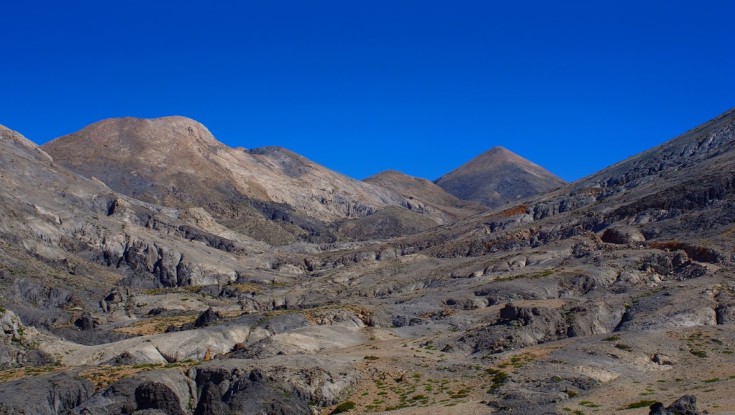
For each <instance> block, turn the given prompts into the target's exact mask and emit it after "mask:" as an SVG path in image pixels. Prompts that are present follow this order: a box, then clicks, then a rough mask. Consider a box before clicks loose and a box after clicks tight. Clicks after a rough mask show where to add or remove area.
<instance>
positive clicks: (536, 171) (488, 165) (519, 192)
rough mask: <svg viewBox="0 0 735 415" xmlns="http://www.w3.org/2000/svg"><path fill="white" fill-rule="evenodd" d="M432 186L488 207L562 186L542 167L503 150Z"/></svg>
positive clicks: (493, 151) (495, 150)
mask: <svg viewBox="0 0 735 415" xmlns="http://www.w3.org/2000/svg"><path fill="white" fill-rule="evenodd" d="M435 183H436V184H437V185H439V187H441V188H442V189H444V190H446V191H447V192H448V193H451V194H452V195H454V196H456V197H458V198H460V199H464V200H472V201H475V202H479V203H482V204H484V205H485V206H488V207H490V208H497V207H502V206H506V205H508V204H512V203H515V202H517V201H519V200H521V199H525V198H527V197H530V196H534V195H538V194H541V193H544V192H547V191H549V190H551V189H555V188H558V187H560V186H562V185H564V184H565V182H564V180H562V179H560V178H558V177H556V176H555V175H553V174H552V173H550V172H549V171H547V170H545V169H544V168H543V167H541V166H539V165H536V164H533V163H531V162H530V161H528V160H526V159H524V158H522V157H520V156H518V155H516V154H514V153H512V152H511V151H508V150H506V149H505V148H503V147H494V148H492V149H490V150H488V151H487V152H485V153H483V154H480V155H479V156H477V157H475V158H474V159H472V160H470V161H469V162H467V163H465V164H463V165H462V166H460V167H458V168H457V169H455V170H453V171H451V172H449V173H447V174H445V175H444V176H442V177H440V178H438V179H437V180H436V181H435Z"/></svg>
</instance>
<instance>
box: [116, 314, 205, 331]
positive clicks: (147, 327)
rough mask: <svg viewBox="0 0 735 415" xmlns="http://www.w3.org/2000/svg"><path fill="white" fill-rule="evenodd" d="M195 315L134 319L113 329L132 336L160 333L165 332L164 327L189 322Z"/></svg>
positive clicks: (195, 317) (194, 318)
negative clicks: (130, 322)
mask: <svg viewBox="0 0 735 415" xmlns="http://www.w3.org/2000/svg"><path fill="white" fill-rule="evenodd" d="M197 316H198V315H197V314H188V315H182V316H165V317H152V318H149V319H145V320H141V321H136V322H135V323H133V324H131V325H129V326H127V327H120V328H116V329H114V331H117V332H119V333H125V334H130V335H132V336H148V335H151V334H160V333H165V332H166V329H167V328H169V327H170V326H181V325H182V324H186V323H191V322H193V321H194V320H196V319H197Z"/></svg>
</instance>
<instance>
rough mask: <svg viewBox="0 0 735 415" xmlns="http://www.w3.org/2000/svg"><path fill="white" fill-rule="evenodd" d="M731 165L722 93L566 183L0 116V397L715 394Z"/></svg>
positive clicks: (392, 406)
mask: <svg viewBox="0 0 735 415" xmlns="http://www.w3.org/2000/svg"><path fill="white" fill-rule="evenodd" d="M734 171H735V110H731V111H728V112H726V113H724V114H722V115H720V116H719V117H717V118H715V119H713V120H712V121H710V122H708V123H706V124H704V125H702V126H699V127H696V128H694V129H693V130H691V131H688V132H686V133H684V134H683V135H681V136H679V137H676V138H674V139H673V140H671V141H668V142H666V143H664V144H662V145H660V146H658V147H656V148H653V149H651V150H649V151H646V152H644V153H641V154H639V155H636V156H634V157H632V158H630V159H627V160H624V161H621V162H620V163H618V164H615V165H613V166H610V167H609V168H607V169H604V170H602V171H601V172H598V173H596V174H594V175H591V176H589V177H587V178H585V179H582V180H579V181H576V182H574V183H565V182H564V181H563V180H561V179H559V178H558V177H556V176H554V175H553V174H552V173H550V172H548V171H546V170H544V169H543V168H542V167H540V166H538V165H536V164H533V163H531V162H529V161H527V160H525V159H523V158H521V157H519V156H517V155H515V154H513V153H511V152H510V151H508V150H506V149H503V148H499V147H496V148H492V149H491V150H489V151H488V152H486V153H484V154H482V155H480V156H478V157H477V158H475V159H473V160H471V161H470V162H468V163H467V164H465V165H463V166H460V167H458V168H457V169H455V170H454V171H452V172H450V173H448V174H446V175H444V176H442V177H441V178H439V179H437V180H436V181H434V182H432V181H430V180H426V179H422V178H415V177H410V176H408V175H405V174H403V173H400V172H396V171H387V172H383V173H379V174H377V175H375V176H373V177H370V178H368V179H365V180H364V181H358V180H355V179H352V178H349V177H347V176H344V175H341V174H339V173H336V172H334V171H331V170H329V169H327V168H325V167H323V166H320V165H318V164H316V163H314V162H312V161H310V160H308V159H306V158H304V157H302V156H300V155H298V154H295V153H293V152H291V151H289V150H286V149H283V148H279V147H266V148H258V149H250V150H247V149H244V148H230V147H228V146H226V145H224V144H222V143H220V142H219V141H217V140H216V139H215V138H214V137H213V136H212V134H211V133H210V132H209V131H208V130H207V129H206V128H205V127H204V126H203V125H201V124H199V123H198V122H196V121H193V120H191V119H188V118H184V117H164V118H156V119H136V118H117V119H108V120H104V121H100V122H98V123H95V124H92V125H90V126H88V127H86V128H84V129H82V130H80V131H78V132H75V133H73V134H70V135H67V136H64V137H60V138H57V139H55V140H53V141H51V142H49V143H47V144H45V145H43V146H37V145H36V144H34V143H32V142H31V141H29V140H27V139H25V138H24V137H23V136H22V135H21V134H19V133H17V132H14V131H12V130H9V129H7V128H5V127H0V183H2V191H0V236H1V238H0V306H1V307H2V308H0V323H1V325H2V330H1V331H0V368H2V370H0V414H6V413H7V414H15V413H34V414H61V413H71V414H90V413H91V414H96V413H115V414H116V413H125V414H138V415H143V414H149V415H150V414H161V413H164V414H230V413H231V414H235V413H267V414H271V413H272V414H303V413H341V412H348V411H349V412H351V413H372V412H391V413H403V414H421V413H437V414H442V413H457V412H460V411H463V412H466V413H525V414H546V413H585V412H589V411H593V412H594V411H599V412H601V413H613V412H615V411H621V412H623V413H631V414H633V413H648V412H649V411H650V412H651V413H663V414H665V413H699V411H700V409H701V408H704V409H706V410H707V411H709V413H717V412H724V413H727V412H732V411H735V399H733V398H732V397H731V396H729V394H728V393H727V391H728V390H730V389H731V387H732V386H734V385H735V383H733V382H735V370H733V369H732V368H733V367H735V365H733V363H735V358H734V357H732V356H733V346H732V345H733V344H735V332H733V331H732V330H730V328H731V327H732V326H731V324H732V323H733V322H734V321H735V285H733V283H732V281H733V280H735V268H734V265H733V263H734V262H735V251H733V246H734V245H733V236H734V235H735V194H734V192H733V190H734V189H735V175H734V173H733V172H734ZM695 393H696V395H697V396H696V397H694V396H693V394H695ZM649 406H650V409H649ZM682 408H683V409H682ZM698 408H700V409H698ZM704 409H702V410H704ZM684 410H686V411H690V412H682V411H684ZM393 411H395V412H393ZM654 411H659V412H654ZM666 411H668V412H666ZM676 411H679V412H676Z"/></svg>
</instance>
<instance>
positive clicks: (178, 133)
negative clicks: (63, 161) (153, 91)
mask: <svg viewBox="0 0 735 415" xmlns="http://www.w3.org/2000/svg"><path fill="white" fill-rule="evenodd" d="M65 144H68V145H75V144H76V145H89V146H92V147H98V146H103V147H106V148H113V149H114V148H119V149H124V148H130V149H138V150H143V149H146V150H147V149H153V150H164V151H165V150H167V149H173V148H175V147H178V146H185V147H190V146H193V147H197V146H201V145H204V146H211V145H217V144H219V142H218V141H217V140H216V139H215V138H214V136H213V135H212V133H210V132H209V130H208V129H207V128H206V127H205V126H204V125H202V124H201V123H199V122H197V121H195V120H193V119H191V118H187V117H182V116H169V117H160V118H135V117H122V118H108V119H105V120H102V121H98V122H96V123H94V124H90V125H88V126H87V127H84V128H83V129H81V130H79V131H77V132H76V133H74V134H70V135H67V136H64V137H61V138H57V139H56V140H53V141H51V142H50V143H48V144H47V146H49V147H58V146H61V145H65Z"/></svg>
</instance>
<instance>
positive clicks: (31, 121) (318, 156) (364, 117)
mask: <svg viewBox="0 0 735 415" xmlns="http://www.w3.org/2000/svg"><path fill="white" fill-rule="evenodd" d="M603 3H604V4H603ZM213 4H214V5H213ZM733 16H735V1H731V0H722V1H707V0H701V1H697V2H693V1H671V0H668V1H646V0H636V1H627V0H616V1H609V2H601V1H589V0H584V1H548V0H539V1H491V0H477V1H463V0H451V1H449V0H447V1H431V0H419V1H401V0H390V1H383V0H370V1H359V0H355V1H345V0H312V1H304V0H293V1H286V0H267V1H212V2H205V1H192V0H179V1H99V0H96V1H75V0H70V1H64V2H59V1H32V0H27V1H6V2H4V4H3V7H2V23H1V24H0V124H4V125H6V126H8V127H10V128H12V129H15V130H18V131H20V132H21V133H23V134H24V135H26V136H27V137H28V138H30V139H32V140H34V141H35V142H37V143H43V142H46V141H48V140H49V139H52V138H54V137H57V136H60V135H64V134H67V133H71V132H73V131H76V130H78V129H80V128H82V127H84V126H85V125H87V124H89V123H92V122H95V121H98V120H100V119H103V118H108V117H118V116H139V117H157V116H164V115H185V116H189V117H192V118H194V119H196V120H198V121H200V122H202V123H203V124H205V125H206V126H207V127H209V129H210V130H211V131H212V132H213V133H214V134H215V136H216V137H217V138H218V139H219V140H220V141H223V142H225V143H227V144H229V145H231V146H243V147H247V148H254V147H259V146H264V145H280V146H283V147H286V148H289V149H291V150H293V151H296V152H298V153H300V154H303V155H304V156H306V157H308V158H310V159H312V160H314V161H316V162H318V163H321V164H323V165H326V166H327V167H330V168H332V169H334V170H337V171H340V172H342V173H345V174H347V175H350V176H353V177H355V178H360V179H361V178H364V177H367V176H369V175H372V174H375V173H377V172H379V171H382V170H385V169H396V170H401V171H403V172H406V173H408V174H411V175H415V176H420V177H425V178H429V179H435V178H437V177H439V176H441V175H442V174H444V173H446V172H448V171H450V170H452V169H453V168H455V167H457V166H459V165H460V164H462V163H464V162H466V161H468V160H469V159H471V158H472V157H474V156H476V155H478V154H480V153H482V152H483V151H485V150H488V149H489V148H491V147H493V146H496V145H502V146H504V147H507V148H508V149H510V150H512V151H514V152H516V153H518V154H520V155H521V156H524V157H526V158H528V159H530V160H531V161H534V162H536V163H538V164H541V165H542V166H544V167H546V168H548V169H549V170H551V171H552V172H554V173H556V174H558V175H560V176H561V177H563V178H565V179H567V180H574V179H578V178H581V177H583V176H585V175H588V174H591V173H593V172H595V171H597V170H599V169H601V168H603V167H605V166H607V165H609V164H611V163H614V162H616V161H619V160H621V159H623V158H625V157H628V156H630V155H633V154H635V153H637V152H639V151H642V150H644V149H646V148H649V147H651V146H654V145H656V144H659V143H661V142H663V141H665V140H667V139H670V138H672V137H673V136H675V135H677V134H679V133H682V132H684V131H685V130H687V129H689V128H691V127H694V126H696V125H697V124H700V123H702V122H704V121H707V120H708V119H710V118H713V117H714V116H716V115H718V114H720V113H721V112H723V111H725V110H727V109H729V108H731V107H733V106H735V75H734V74H735V69H734V68H735V29H734V26H733Z"/></svg>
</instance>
